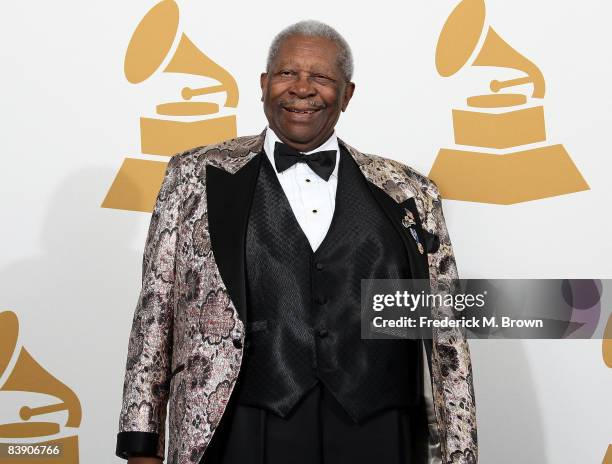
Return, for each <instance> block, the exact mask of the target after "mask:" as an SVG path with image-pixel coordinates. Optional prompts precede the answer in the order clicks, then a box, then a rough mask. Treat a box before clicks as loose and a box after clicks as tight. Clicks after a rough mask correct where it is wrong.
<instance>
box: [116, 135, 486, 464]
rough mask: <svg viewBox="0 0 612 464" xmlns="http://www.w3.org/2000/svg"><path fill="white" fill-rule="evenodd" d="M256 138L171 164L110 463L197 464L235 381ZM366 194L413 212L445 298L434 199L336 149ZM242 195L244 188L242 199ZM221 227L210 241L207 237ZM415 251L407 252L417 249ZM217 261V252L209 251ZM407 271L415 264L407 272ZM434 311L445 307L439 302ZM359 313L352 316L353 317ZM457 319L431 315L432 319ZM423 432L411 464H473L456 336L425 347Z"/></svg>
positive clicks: (447, 257) (425, 263) (469, 403)
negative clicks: (420, 453)
mask: <svg viewBox="0 0 612 464" xmlns="http://www.w3.org/2000/svg"><path fill="white" fill-rule="evenodd" d="M264 136H265V130H264V131H263V132H261V133H260V134H259V135H252V136H245V137H238V138H235V139H232V140H228V141H225V142H222V143H219V144H216V145H207V146H202V147H197V148H193V149H190V150H187V151H185V152H182V153H179V154H176V155H174V156H173V157H172V158H170V161H169V163H168V167H167V169H166V173H165V176H164V179H163V182H162V185H161V189H160V191H159V194H158V196H157V200H156V204H155V208H154V211H153V214H152V217H151V222H150V226H149V231H148V235H147V239H146V243H145V249H144V256H143V262H142V289H141V291H140V296H139V298H138V303H137V306H136V309H135V312H134V318H133V323H132V329H131V333H130V338H129V342H128V354H127V363H126V370H125V380H124V384H123V399H122V406H121V412H120V415H119V433H118V434H117V449H116V454H117V456H120V457H122V458H127V457H128V456H131V455H141V456H158V457H159V458H161V459H163V458H164V456H165V451H166V449H165V448H166V446H165V445H166V443H165V442H166V437H165V434H166V419H168V450H167V462H168V463H169V464H197V463H199V462H200V460H201V458H202V456H203V455H204V452H205V450H206V447H207V446H208V443H209V442H210V440H211V437H212V435H213V433H214V432H215V429H216V427H217V425H218V424H219V421H220V420H221V417H222V415H223V413H224V411H225V408H226V405H227V403H228V401H229V399H230V395H231V393H232V390H233V388H234V385H235V382H236V379H237V377H238V374H239V372H240V366H241V362H242V358H243V346H244V343H245V320H246V319H245V318H246V313H245V309H244V307H245V304H246V301H245V291H244V258H243V255H244V253H243V252H244V231H245V229H246V220H247V216H248V204H249V202H248V198H249V197H250V196H251V195H250V194H251V192H252V186H253V185H254V183H255V178H256V169H254V168H253V167H252V166H254V165H255V163H249V162H250V161H251V160H253V159H254V158H255V157H256V155H257V154H258V153H260V152H261V151H262V149H263V142H264ZM338 142H339V144H340V145H341V146H343V147H344V148H346V150H347V151H348V152H349V153H350V155H351V156H352V158H353V159H354V160H355V162H356V163H357V165H358V166H359V168H360V170H361V172H362V173H363V175H364V176H365V178H366V180H367V181H368V184H369V185H370V186H371V189H372V191H373V192H375V193H376V194H377V196H378V197H380V198H381V201H382V202H383V203H384V204H385V205H387V204H388V205H389V206H388V207H387V208H389V209H390V211H391V214H393V215H395V216H394V217H397V218H398V219H397V222H398V223H399V224H400V227H401V221H402V216H403V215H404V214H405V213H403V211H406V209H408V210H410V211H411V212H412V213H413V215H411V219H412V218H414V222H416V224H415V227H416V228H417V232H418V235H419V236H420V237H423V238H424V242H425V245H426V246H425V248H426V250H425V252H423V248H422V245H420V244H419V249H420V250H419V253H417V252H416V251H415V252H414V253H412V254H411V256H412V257H414V256H416V257H418V259H412V258H411V259H412V261H413V262H414V266H422V268H423V269H422V270H423V272H424V273H425V275H428V277H429V281H430V285H431V289H432V291H433V292H436V293H446V292H450V291H452V289H453V288H454V285H455V283H456V282H455V281H456V279H457V268H456V265H455V259H454V256H453V251H452V248H451V242H450V239H449V236H448V233H447V229H446V225H445V222H444V217H443V214H442V205H441V198H440V194H439V191H438V189H437V187H436V185H435V184H434V183H433V182H432V181H431V180H429V179H428V178H427V177H425V176H423V175H421V174H419V173H418V172H416V171H414V170H413V169H412V168H410V167H408V166H406V165H404V164H402V163H399V162H397V161H394V160H391V159H387V158H383V157H380V156H376V155H369V154H364V153H361V152H359V151H358V150H356V149H355V148H353V147H351V146H350V145H348V144H347V143H345V142H344V141H342V140H341V139H338ZM249 189H250V190H249ZM209 221H210V223H211V224H213V229H212V230H214V224H218V223H224V224H223V230H224V231H226V233H224V234H223V236H222V237H219V236H218V237H215V234H214V233H211V229H210V228H209ZM415 249H416V247H415ZM213 252H214V253H213ZM411 266H412V264H411ZM440 300H442V301H448V300H447V299H445V298H441V299H440ZM357 310H359V309H357ZM445 316H450V317H454V310H453V308H449V307H435V308H433V317H434V318H442V317H445ZM422 346H423V347H425V350H423V353H426V354H427V356H426V357H424V359H425V360H426V362H424V363H423V372H424V379H425V382H424V384H425V385H424V389H423V391H424V398H423V399H424V404H425V405H426V408H427V416H428V422H429V428H428V430H427V431H426V433H425V435H424V437H425V438H424V439H423V441H424V442H425V444H424V448H426V452H425V457H424V458H423V459H422V462H419V464H455V463H469V464H472V463H476V462H477V456H478V451H477V439H476V410H475V401H474V390H473V384H472V368H471V363H470V354H469V348H468V344H467V341H466V338H465V334H464V332H463V331H462V329H459V328H450V329H436V328H434V329H432V333H431V335H430V337H429V339H425V337H424V340H423V345H422Z"/></svg>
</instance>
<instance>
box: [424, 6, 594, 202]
mask: <svg viewBox="0 0 612 464" xmlns="http://www.w3.org/2000/svg"><path fill="white" fill-rule="evenodd" d="M485 17H486V14H485V2H484V0H463V1H462V2H461V3H459V5H457V7H456V8H455V9H454V10H453V12H452V13H451V15H450V16H449V18H448V20H447V21H446V23H445V25H444V27H443V29H442V32H441V33H440V38H439V39H438V45H437V48H436V67H437V70H438V73H439V74H440V75H441V76H443V77H449V76H452V75H454V74H456V73H457V72H459V70H461V69H462V68H463V67H464V66H466V65H467V64H468V63H469V64H470V65H471V66H487V67H493V68H498V69H499V68H508V69H512V70H517V71H521V73H522V74H523V75H521V76H519V77H516V78H514V79H510V80H506V81H499V80H493V81H491V83H490V90H491V93H489V94H486V95H477V96H472V97H469V98H468V99H467V107H468V108H467V109H453V127H454V136H455V143H456V144H457V145H459V146H460V147H457V148H443V149H441V150H440V152H439V153H438V156H437V158H436V160H435V162H434V164H433V166H432V169H431V172H430V173H429V176H430V177H431V178H432V179H433V180H434V181H435V182H436V183H437V184H438V186H439V187H440V191H441V193H442V195H443V197H444V198H448V199H452V200H463V201H473V202H480V203H497V204H513V203H520V202H524V201H530V200H537V199H540V198H546V197H552V196H556V195H563V194H566V193H572V192H578V191H581V190H588V189H589V186H588V184H587V183H586V181H585V180H584V179H583V177H582V176H581V174H580V172H579V171H578V169H577V168H576V166H575V165H574V163H573V162H572V159H571V158H570V156H569V154H568V153H567V152H566V151H565V149H564V148H563V145H547V144H546V143H545V142H546V128H545V123H544V108H543V106H542V105H541V104H540V103H538V102H539V101H541V99H543V98H544V94H545V81H544V76H543V75H542V72H541V71H540V69H539V68H538V67H537V66H536V65H535V64H534V63H532V62H531V61H530V60H529V59H527V58H525V57H524V56H523V55H521V54H520V53H518V52H517V51H516V50H514V49H513V48H512V47H511V46H510V45H508V43H506V42H505V41H504V40H503V39H502V38H501V37H500V36H499V35H498V34H497V33H496V32H495V30H494V29H493V28H492V27H489V28H488V30H487V31H486V35H485V37H484V41H483V42H482V45H481V46H480V47H479V48H478V49H477V47H478V45H479V43H480V39H481V36H482V35H483V31H484V30H485ZM473 55H474V56H475V58H473V59H472V60H470V59H471V57H472V56H473ZM523 85H530V86H532V91H531V95H529V96H527V95H526V94H524V93H510V92H504V90H505V89H512V88H514V87H518V86H523Z"/></svg>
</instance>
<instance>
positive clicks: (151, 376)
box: [115, 154, 183, 459]
mask: <svg viewBox="0 0 612 464" xmlns="http://www.w3.org/2000/svg"><path fill="white" fill-rule="evenodd" d="M180 161H181V156H180V154H179V155H175V156H173V157H171V158H170V161H169V162H168V166H167V168H166V172H165V175H164V179H163V181H162V185H161V188H160V191H159V193H158V195H157V199H156V202H155V207H154V209H153V214H152V216H151V222H150V225H149V230H148V234H147V239H146V243H145V247H144V253H143V260H142V288H141V291H140V295H139V298H138V302H137V305H136V309H135V311H134V317H133V321H132V328H131V332H130V336H129V341H128V353H127V362H126V367H125V378H124V383H123V398H122V406H121V412H120V415H119V432H118V434H117V445H116V451H115V454H116V455H117V456H119V457H121V458H124V459H127V458H128V457H130V456H151V457H158V458H160V459H164V453H165V423H166V408H167V401H168V391H169V390H168V380H169V378H170V366H171V359H172V328H173V317H174V285H173V284H174V268H175V251H176V244H177V223H178V215H179V207H180V203H181V189H182V188H183V187H182V182H181V172H180V171H181V169H180Z"/></svg>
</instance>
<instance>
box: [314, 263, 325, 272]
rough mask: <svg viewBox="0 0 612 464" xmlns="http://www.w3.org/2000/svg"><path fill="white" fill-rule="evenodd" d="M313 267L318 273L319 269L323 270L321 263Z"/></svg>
mask: <svg viewBox="0 0 612 464" xmlns="http://www.w3.org/2000/svg"><path fill="white" fill-rule="evenodd" d="M315 267H316V268H317V270H318V271H320V270H321V269H323V265H322V264H321V263H317V264H315Z"/></svg>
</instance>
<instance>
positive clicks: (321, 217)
mask: <svg viewBox="0 0 612 464" xmlns="http://www.w3.org/2000/svg"><path fill="white" fill-rule="evenodd" d="M276 142H281V140H280V139H279V138H278V136H277V135H276V134H275V133H274V131H273V130H272V129H270V126H267V127H266V138H265V140H264V150H265V152H266V155H267V156H268V159H269V160H270V164H272V166H273V167H274V172H275V173H276V176H277V177H278V180H279V181H280V184H281V186H282V188H283V191H284V192H285V196H286V197H287V199H288V200H289V205H290V206H291V209H292V210H293V214H294V216H295V218H296V220H297V222H298V224H299V225H300V227H301V228H302V231H303V232H304V235H306V238H307V239H308V242H310V247H311V248H312V251H316V250H317V248H318V247H319V245H320V244H321V242H322V241H323V239H324V238H325V235H326V234H327V231H328V229H329V226H330V224H331V220H332V217H333V215H334V207H335V205H336V187H337V185H338V164H339V163H340V147H339V146H338V138H337V137H336V132H333V133H332V135H331V136H330V137H329V139H327V141H326V142H324V143H323V144H322V145H320V146H318V147H317V148H315V149H314V150H311V151H308V152H301V153H304V154H305V155H309V154H311V153H313V152H315V151H321V150H336V166H335V167H334V170H333V172H332V174H331V176H330V177H329V180H327V181H325V180H324V179H322V178H321V177H319V175H318V174H316V173H315V172H314V171H313V170H312V169H310V167H309V166H308V165H307V164H306V163H303V162H301V163H295V164H294V165H293V166H291V167H290V168H288V169H286V170H284V171H283V172H278V171H276V164H275V163H274V144H275V143H276Z"/></svg>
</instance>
